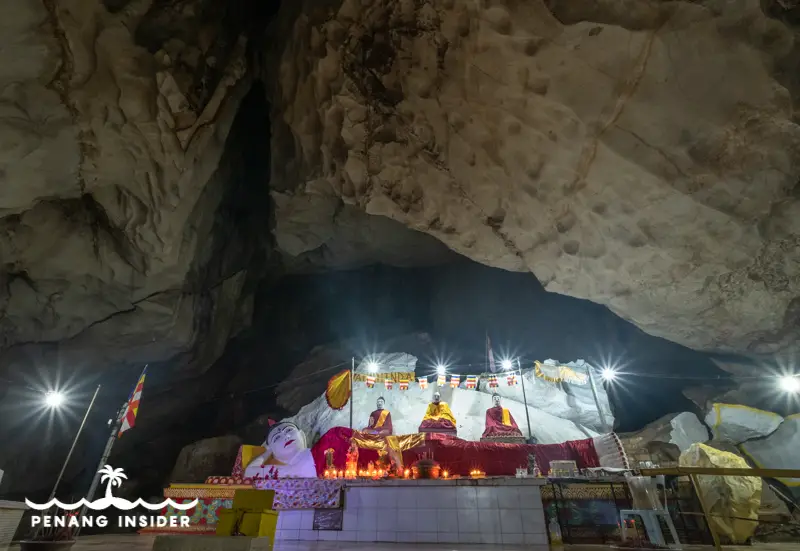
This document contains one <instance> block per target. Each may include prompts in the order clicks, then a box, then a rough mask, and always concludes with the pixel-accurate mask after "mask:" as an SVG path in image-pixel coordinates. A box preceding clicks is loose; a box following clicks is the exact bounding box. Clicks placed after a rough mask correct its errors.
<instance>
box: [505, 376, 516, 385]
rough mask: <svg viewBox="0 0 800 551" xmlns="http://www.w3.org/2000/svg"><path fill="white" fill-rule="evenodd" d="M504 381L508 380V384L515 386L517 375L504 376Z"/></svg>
mask: <svg viewBox="0 0 800 551" xmlns="http://www.w3.org/2000/svg"><path fill="white" fill-rule="evenodd" d="M506 381H508V386H515V385H516V384H517V376H516V375H514V374H511V375H509V376H508V377H506Z"/></svg>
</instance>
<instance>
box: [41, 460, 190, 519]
mask: <svg viewBox="0 0 800 551" xmlns="http://www.w3.org/2000/svg"><path fill="white" fill-rule="evenodd" d="M97 473H98V474H100V475H102V476H101V477H100V483H101V484H102V483H104V482H105V483H106V493H105V495H104V496H103V497H101V498H100V499H98V500H95V501H88V500H87V499H86V498H82V499H81V500H80V501H79V502H77V503H63V502H61V501H59V500H58V499H57V498H53V499H51V500H50V501H48V502H47V503H45V504H40V503H34V502H32V501H30V500H29V499H27V498H26V499H25V505H27V506H28V507H30V508H31V509H34V510H36V511H47V510H49V509H50V508H51V507H53V506H54V505H55V506H57V507H59V508H61V509H64V510H65V511H74V510H75V509H78V508H80V507H86V508H87V509H91V510H92V511H102V510H104V509H108V508H109V507H114V508H116V509H120V510H122V511H130V510H132V509H135V508H136V507H144V508H145V509H147V510H149V511H160V510H162V509H164V508H165V507H167V506H169V507H172V508H173V509H175V510H177V511H188V510H189V509H193V508H194V507H197V504H198V503H199V502H200V500H199V499H194V500H192V501H190V502H188V503H176V502H174V501H172V500H171V499H165V500H164V501H162V502H161V503H148V502H146V501H144V500H143V499H141V498H139V499H137V500H136V501H128V500H127V499H125V498H122V497H114V494H113V493H112V490H113V489H114V487H115V486H116V487H120V486H122V481H123V480H128V476H127V475H126V474H125V471H124V470H123V469H115V468H114V467H112V466H111V465H106V466H105V467H103V468H102V469H100V470H99V471H97Z"/></svg>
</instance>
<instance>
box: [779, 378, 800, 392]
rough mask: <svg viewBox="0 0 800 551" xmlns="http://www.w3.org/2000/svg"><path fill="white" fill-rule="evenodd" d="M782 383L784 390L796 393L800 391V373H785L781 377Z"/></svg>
mask: <svg viewBox="0 0 800 551" xmlns="http://www.w3.org/2000/svg"><path fill="white" fill-rule="evenodd" d="M780 384H781V388H782V389H783V390H784V392H788V393H790V394H796V393H798V392H800V375H784V376H783V377H781V378H780Z"/></svg>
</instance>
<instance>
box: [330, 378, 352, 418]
mask: <svg viewBox="0 0 800 551" xmlns="http://www.w3.org/2000/svg"><path fill="white" fill-rule="evenodd" d="M351 375H352V374H351V373H350V370H349V369H345V370H344V371H342V372H340V373H337V374H336V375H334V376H333V377H331V378H330V380H329V381H328V387H327V388H326V389H325V400H326V401H327V402H328V406H330V407H331V409H342V408H343V407H344V406H346V405H347V402H348V400H350V394H351V393H352V391H353V379H352V376H351Z"/></svg>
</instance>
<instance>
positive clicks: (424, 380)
mask: <svg viewBox="0 0 800 551" xmlns="http://www.w3.org/2000/svg"><path fill="white" fill-rule="evenodd" d="M417 381H419V387H420V388H421V389H422V390H425V389H426V388H428V378H427V377H419V378H418V379H417Z"/></svg>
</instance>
